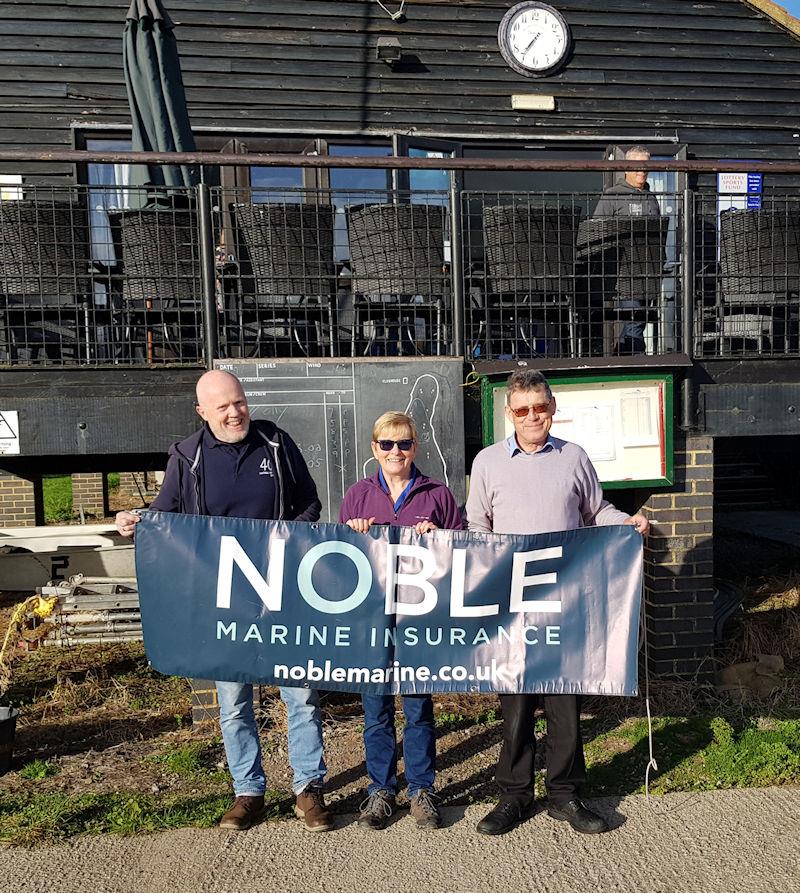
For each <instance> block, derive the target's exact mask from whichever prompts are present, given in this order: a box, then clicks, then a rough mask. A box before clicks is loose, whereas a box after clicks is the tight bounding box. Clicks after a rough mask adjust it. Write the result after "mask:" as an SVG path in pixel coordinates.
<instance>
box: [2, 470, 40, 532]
mask: <svg viewBox="0 0 800 893" xmlns="http://www.w3.org/2000/svg"><path fill="white" fill-rule="evenodd" d="M37 524H44V501H43V499H42V479H41V478H34V479H31V480H26V479H25V478H20V477H17V476H16V475H13V474H9V473H8V472H5V471H0V527H35V526H36V525H37Z"/></svg>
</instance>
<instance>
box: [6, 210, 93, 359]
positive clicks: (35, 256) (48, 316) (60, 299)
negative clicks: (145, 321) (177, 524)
mask: <svg viewBox="0 0 800 893" xmlns="http://www.w3.org/2000/svg"><path fill="white" fill-rule="evenodd" d="M88 274H89V228H88V218H87V215H86V211H85V210H84V209H83V208H81V207H80V206H78V205H74V204H69V203H67V202H54V201H46V202H45V201H32V200H19V201H17V200H13V201H0V317H2V326H3V332H2V334H0V361H4V362H15V361H18V360H23V361H26V362H36V361H39V360H43V361H50V362H58V363H61V362H70V361H73V360H77V359H79V358H80V350H81V347H80V345H81V332H82V331H83V329H84V327H85V326H84V322H85V316H86V313H87V312H88V309H87V308H88V304H89V300H90V283H89V275H88Z"/></svg>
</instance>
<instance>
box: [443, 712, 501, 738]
mask: <svg viewBox="0 0 800 893" xmlns="http://www.w3.org/2000/svg"><path fill="white" fill-rule="evenodd" d="M500 719H501V716H500V711H499V710H498V709H497V708H495V707H489V708H487V709H485V710H481V711H480V712H479V713H473V714H468V713H461V712H460V711H454V710H442V711H439V712H437V713H435V714H434V717H433V724H434V726H435V727H436V728H437V729H438V730H439V731H440V732H442V733H446V732H455V731H457V730H458V729H467V728H469V727H470V726H483V725H491V724H492V723H495V722H498V721H499V720H500Z"/></svg>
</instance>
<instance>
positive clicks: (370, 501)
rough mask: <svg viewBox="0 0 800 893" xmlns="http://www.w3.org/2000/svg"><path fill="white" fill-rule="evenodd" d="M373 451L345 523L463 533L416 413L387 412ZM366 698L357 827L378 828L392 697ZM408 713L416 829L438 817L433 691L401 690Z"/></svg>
mask: <svg viewBox="0 0 800 893" xmlns="http://www.w3.org/2000/svg"><path fill="white" fill-rule="evenodd" d="M372 455H373V456H374V457H375V459H376V460H377V462H378V466H379V467H378V471H377V472H376V473H375V474H374V475H372V476H371V477H368V478H366V479H365V480H363V481H359V482H358V483H356V484H353V486H352V487H350V489H349V490H348V491H347V493H345V495H344V499H343V500H342V506H341V508H340V510H339V523H340V524H347V525H348V527H351V528H352V529H353V530H355V531H358V532H359V533H367V532H368V531H369V529H370V527H371V526H372V525H373V524H393V525H395V526H399V527H413V528H414V530H416V532H417V533H419V534H423V533H430V531H432V530H436V529H437V528H447V529H450V530H461V528H462V526H463V525H462V520H461V513H460V512H459V510H458V505H457V504H456V500H455V497H454V496H453V494H452V493H451V492H450V490H449V489H448V488H447V487H446V486H445V484H443V483H442V482H441V481H435V480H433V479H432V478H429V477H427V476H426V475H424V474H422V472H421V471H420V470H419V469H418V468H417V466H416V465H415V464H414V459H415V458H416V455H417V427H416V425H415V423H414V420H413V419H412V418H411V416H409V415H407V414H406V413H404V412H386V413H384V414H383V415H382V416H381V417H380V418H379V419H378V420H377V421H376V422H375V424H374V425H373V428H372ZM362 702H363V705H364V750H365V752H366V757H367V774H368V775H369V786H368V788H367V799H366V800H365V801H364V802H363V803H362V804H361V814H360V816H359V818H358V824H359V825H361V826H362V827H365V828H371V829H372V830H374V831H380V830H382V829H384V828H385V827H386V825H387V823H388V821H389V819H390V818H391V817H392V814H393V813H394V810H395V796H396V794H397V740H396V736H395V718H394V696H393V695H366V694H365V695H362ZM403 713H404V714H405V718H406V726H405V730H404V733H403V760H404V762H405V774H406V781H407V782H408V795H409V798H410V801H411V815H412V817H413V818H414V819H415V820H416V823H417V827H418V828H422V829H424V830H429V829H434V828H438V827H439V826H440V825H441V818H440V816H439V810H438V808H437V806H436V798H435V796H434V793H433V783H434V778H435V774H436V732H435V729H434V723H433V701H432V699H431V696H430V695H403Z"/></svg>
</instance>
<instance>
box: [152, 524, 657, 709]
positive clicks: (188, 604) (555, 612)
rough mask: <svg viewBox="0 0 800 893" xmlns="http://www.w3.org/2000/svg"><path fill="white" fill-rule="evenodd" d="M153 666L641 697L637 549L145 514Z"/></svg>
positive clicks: (623, 542) (339, 685)
mask: <svg viewBox="0 0 800 893" xmlns="http://www.w3.org/2000/svg"><path fill="white" fill-rule="evenodd" d="M136 575H137V578H138V581H139V600H140V604H141V611H142V627H143V630H144V641H145V648H146V650H147V655H148V657H149V659H150V661H151V662H152V664H153V666H154V667H155V668H156V669H157V670H160V671H161V672H162V673H169V674H172V675H177V676H193V677H197V678H203V679H217V680H227V681H237V682H264V683H273V684H277V685H292V686H304V685H307V686H311V687H314V688H321V689H329V690H334V689H338V690H343V691H359V692H368V693H371V694H415V693H416V694H418V693H424V692H491V691H495V692H505V693H520V692H547V693H551V694H560V693H564V694H579V693H583V694H604V695H634V694H636V693H637V661H636V652H637V637H638V628H639V604H640V596H641V586H642V538H641V536H640V534H638V533H637V532H636V530H634V528H633V527H631V526H615V527H587V528H583V529H581V530H568V531H564V532H559V533H546V534H540V535H537V536H508V535H502V536H501V535H498V534H480V533H469V532H466V531H453V530H436V531H433V532H432V533H429V534H425V535H424V536H418V535H417V534H415V533H414V531H413V529H411V528H402V527H374V528H373V529H372V530H371V531H370V533H368V534H359V533H355V532H353V531H352V530H350V528H349V527H346V526H344V525H341V524H305V523H300V522H292V521H289V522H287V521H254V520H244V519H240V518H209V517H202V516H196V515H178V514H168V513H164V512H147V513H145V514H144V515H143V516H142V520H141V522H140V523H139V524H138V525H137V527H136Z"/></svg>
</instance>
